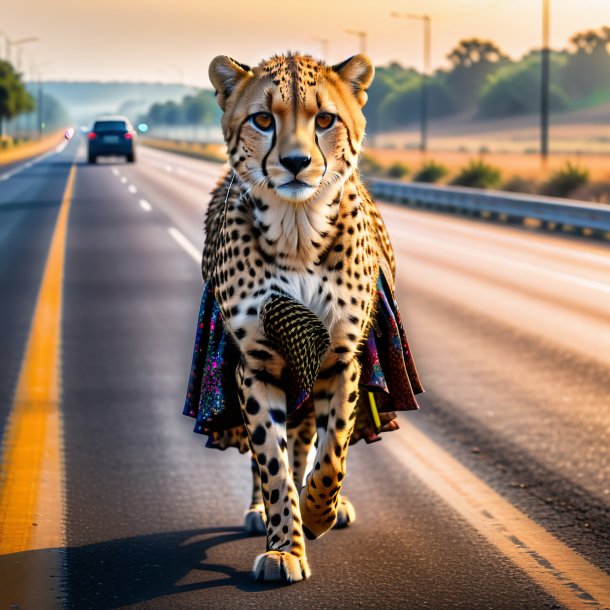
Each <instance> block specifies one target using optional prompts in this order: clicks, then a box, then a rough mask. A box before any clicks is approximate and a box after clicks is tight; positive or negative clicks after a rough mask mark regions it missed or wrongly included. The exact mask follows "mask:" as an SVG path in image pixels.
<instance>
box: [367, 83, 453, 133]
mask: <svg viewBox="0 0 610 610" xmlns="http://www.w3.org/2000/svg"><path fill="white" fill-rule="evenodd" d="M426 86H427V89H428V116H429V117H430V118H439V117H444V116H447V115H448V114H451V113H452V112H453V111H454V106H453V96H452V94H451V91H450V90H449V89H448V88H447V86H446V85H445V83H444V82H443V80H442V79H440V78H433V79H431V80H429V81H428V84H427V85H426ZM420 105H421V80H420V79H416V80H414V81H410V82H408V83H407V84H406V85H403V86H402V87H401V88H399V89H396V90H394V91H392V92H391V93H389V94H388V95H386V96H385V97H384V99H383V101H382V102H381V104H380V106H379V120H380V128H381V129H392V128H394V127H401V126H405V125H408V124H409V123H414V122H416V121H419V120H420Z"/></svg>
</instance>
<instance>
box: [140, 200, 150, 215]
mask: <svg viewBox="0 0 610 610" xmlns="http://www.w3.org/2000/svg"><path fill="white" fill-rule="evenodd" d="M140 207H141V208H142V209H143V210H144V211H145V212H150V211H151V210H152V206H151V205H150V203H148V201H146V199H140Z"/></svg>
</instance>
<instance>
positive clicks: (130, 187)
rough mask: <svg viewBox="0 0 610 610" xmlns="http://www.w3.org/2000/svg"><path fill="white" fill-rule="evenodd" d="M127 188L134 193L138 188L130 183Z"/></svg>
mask: <svg viewBox="0 0 610 610" xmlns="http://www.w3.org/2000/svg"><path fill="white" fill-rule="evenodd" d="M127 190H128V191H129V192H130V193H131V194H132V195H135V194H136V193H137V192H138V189H137V188H136V187H135V186H134V185H133V184H130V185H129V187H128V188H127Z"/></svg>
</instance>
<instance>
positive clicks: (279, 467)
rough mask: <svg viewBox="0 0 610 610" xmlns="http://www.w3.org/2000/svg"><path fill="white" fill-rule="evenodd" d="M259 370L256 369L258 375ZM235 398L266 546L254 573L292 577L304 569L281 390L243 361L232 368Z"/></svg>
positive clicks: (306, 573)
mask: <svg viewBox="0 0 610 610" xmlns="http://www.w3.org/2000/svg"><path fill="white" fill-rule="evenodd" d="M259 376H260V375H259ZM237 380H238V383H239V385H240V389H241V391H240V392H239V398H240V403H241V408H242V414H243V417H244V423H245V424H246V428H247V430H248V436H249V439H250V445H251V451H252V456H253V458H254V459H255V460H256V462H257V464H258V468H259V472H260V480H261V487H262V497H263V502H264V506H265V514H266V526H267V552H266V553H264V554H263V555H259V556H258V557H257V558H256V560H255V562H254V568H253V571H254V578H255V579H256V580H261V581H266V582H274V581H275V582H277V581H280V582H285V583H292V582H297V581H300V580H303V579H304V578H307V577H308V576H309V575H310V570H309V565H308V564H307V559H306V557H305V541H304V539H303V528H302V522H301V516H300V512H299V503H298V492H297V490H296V487H295V484H294V481H293V478H292V473H291V470H290V465H289V463H288V452H287V440H286V396H285V394H284V392H283V391H282V390H280V389H279V388H278V387H276V386H275V385H273V384H272V383H268V382H267V381H268V380H267V379H266V381H265V382H263V381H261V380H260V379H259V378H258V377H257V372H256V371H255V370H253V369H252V368H250V367H249V366H248V365H247V363H246V364H243V365H242V366H241V367H240V368H239V369H238V372H237Z"/></svg>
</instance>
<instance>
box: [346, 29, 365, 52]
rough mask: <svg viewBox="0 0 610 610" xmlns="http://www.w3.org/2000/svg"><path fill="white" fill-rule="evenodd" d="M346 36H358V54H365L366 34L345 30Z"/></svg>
mask: <svg viewBox="0 0 610 610" xmlns="http://www.w3.org/2000/svg"><path fill="white" fill-rule="evenodd" d="M345 33H346V34H351V35H352V36H358V38H359V39H360V53H366V52H367V46H368V45H367V33H366V32H361V31H359V30H345Z"/></svg>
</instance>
